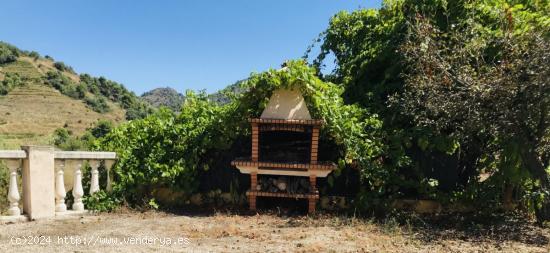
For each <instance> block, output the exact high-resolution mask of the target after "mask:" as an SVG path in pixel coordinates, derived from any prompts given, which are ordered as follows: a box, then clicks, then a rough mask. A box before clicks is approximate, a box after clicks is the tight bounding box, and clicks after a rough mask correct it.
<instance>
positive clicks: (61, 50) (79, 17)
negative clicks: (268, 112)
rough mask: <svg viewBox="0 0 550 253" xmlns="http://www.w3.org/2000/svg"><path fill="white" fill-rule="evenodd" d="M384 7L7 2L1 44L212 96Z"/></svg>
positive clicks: (352, 1) (366, 0) (135, 81)
mask: <svg viewBox="0 0 550 253" xmlns="http://www.w3.org/2000/svg"><path fill="white" fill-rule="evenodd" d="M380 2H381V1H380V0H363V1H359V0H318V1H313V0H294V1H292V0H285V1H281V0H280V1H258V0H256V1H254V0H248V1H244V0H243V1H221V0H219V1H210V0H206V1H198V0H197V1H183V0H182V1H126V0H125V1H114V0H113V1H107V0H95V1H42V0H36V1H26V0H17V1H15V0H12V1H5V2H3V3H2V9H1V10H0V13H1V15H0V21H1V24H2V27H1V28H0V40H2V41H6V42H8V43H11V44H14V45H16V46H17V47H19V48H21V49H25V50H34V51H37V52H39V53H40V54H42V55H50V56H52V57H54V58H55V59H56V60H58V61H63V62H65V63H67V64H68V65H70V66H72V67H73V68H74V69H75V70H76V71H77V72H79V73H90V74H92V75H94V76H105V77H106V78H108V79H111V80H114V81H117V82H120V83H123V84H124V85H125V86H126V87H127V88H129V89H130V90H132V91H134V92H136V93H137V94H138V95H140V94H141V93H143V92H145V91H148V90H150V89H153V88H156V87H165V86H169V87H173V88H175V89H176V90H178V91H180V92H184V91H185V90H186V89H194V90H199V89H206V90H207V91H208V92H214V91H216V90H218V89H221V88H223V87H225V86H227V85H229V84H231V83H233V82H235V81H237V80H240V79H244V78H246V77H248V76H249V74H250V73H251V72H259V71H264V70H266V69H268V68H270V67H272V68H278V67H279V66H280V64H281V63H282V62H283V61H284V60H286V59H294V58H299V57H301V56H302V55H303V54H304V52H305V50H306V48H307V46H308V45H309V44H310V43H311V42H312V40H313V39H314V38H315V37H316V36H317V35H318V34H319V33H320V32H322V31H323V30H324V29H325V28H326V27H327V25H328V21H329V19H330V17H331V16H332V15H334V14H335V13H337V12H338V11H341V10H348V11H351V10H355V9H358V8H378V7H379V6H380Z"/></svg>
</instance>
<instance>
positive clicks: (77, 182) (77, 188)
mask: <svg viewBox="0 0 550 253" xmlns="http://www.w3.org/2000/svg"><path fill="white" fill-rule="evenodd" d="M83 196H84V190H83V189H82V162H81V161H78V164H77V166H76V169H75V171H74V187H73V197H74V203H73V211H84V203H82V197H83Z"/></svg>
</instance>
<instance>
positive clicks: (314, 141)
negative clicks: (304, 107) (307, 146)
mask: <svg viewBox="0 0 550 253" xmlns="http://www.w3.org/2000/svg"><path fill="white" fill-rule="evenodd" d="M318 148H319V126H313V131H312V132H311V159H310V161H311V162H310V163H311V164H317V153H318Z"/></svg>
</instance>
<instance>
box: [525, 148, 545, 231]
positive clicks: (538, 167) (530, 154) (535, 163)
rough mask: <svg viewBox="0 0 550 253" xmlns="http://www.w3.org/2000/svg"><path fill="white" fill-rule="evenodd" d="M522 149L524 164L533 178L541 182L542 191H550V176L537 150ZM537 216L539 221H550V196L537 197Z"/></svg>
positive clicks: (540, 222)
mask: <svg viewBox="0 0 550 253" xmlns="http://www.w3.org/2000/svg"><path fill="white" fill-rule="evenodd" d="M526 147H528V148H526V149H524V150H522V153H523V154H522V158H523V164H524V166H525V167H526V168H527V169H528V170H529V172H530V173H531V176H532V177H533V179H536V180H538V181H539V182H540V190H541V191H546V192H548V191H550V177H549V175H548V172H546V168H545V167H544V163H543V162H542V161H541V160H540V158H539V157H538V155H537V153H536V152H535V150H534V149H533V148H531V147H534V146H526ZM534 203H535V216H536V217H537V222H538V223H539V224H542V222H544V221H550V197H549V196H545V197H544V199H543V200H538V199H535V201H534Z"/></svg>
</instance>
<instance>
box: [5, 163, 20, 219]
mask: <svg viewBox="0 0 550 253" xmlns="http://www.w3.org/2000/svg"><path fill="white" fill-rule="evenodd" d="M20 164H21V162H20V160H19V159H17V160H7V161H6V165H7V166H8V168H9V169H10V186H9V189H8V200H9V202H10V208H9V209H8V214H9V215H11V216H19V215H21V209H20V208H19V200H20V199H21V196H20V195H19V189H18V187H17V169H19V167H20Z"/></svg>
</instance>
